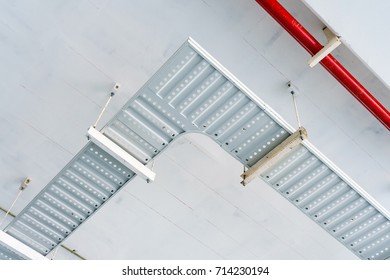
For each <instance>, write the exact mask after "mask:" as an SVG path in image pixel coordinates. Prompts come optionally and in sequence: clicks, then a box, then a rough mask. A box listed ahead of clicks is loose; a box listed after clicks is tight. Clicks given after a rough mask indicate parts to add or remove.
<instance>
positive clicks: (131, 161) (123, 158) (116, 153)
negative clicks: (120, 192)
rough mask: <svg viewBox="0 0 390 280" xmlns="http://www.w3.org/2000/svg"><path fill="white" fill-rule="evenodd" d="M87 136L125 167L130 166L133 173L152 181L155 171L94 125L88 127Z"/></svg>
mask: <svg viewBox="0 0 390 280" xmlns="http://www.w3.org/2000/svg"><path fill="white" fill-rule="evenodd" d="M88 136H89V138H90V140H91V141H92V142H93V143H95V144H96V145H97V146H99V147H100V148H101V149H103V150H104V151H106V152H107V153H109V154H110V155H111V156H113V157H114V158H115V159H117V160H119V161H120V162H121V163H122V164H124V165H125V166H126V167H128V168H130V169H131V170H132V171H133V172H134V173H136V174H137V175H139V176H141V177H142V178H144V179H145V180H146V181H147V182H151V181H154V179H155V178H156V173H154V172H153V171H152V170H150V169H149V168H147V167H146V166H145V165H143V164H142V163H141V162H140V161H138V160H137V159H136V158H135V157H133V156H132V155H130V154H129V153H128V152H127V151H125V150H124V149H122V148H121V147H120V146H118V145H117V144H115V143H114V142H113V141H111V140H110V139H109V138H107V137H106V136H105V135H103V134H102V133H101V132H100V131H98V130H97V129H95V128H94V127H92V126H91V127H90V128H89V129H88Z"/></svg>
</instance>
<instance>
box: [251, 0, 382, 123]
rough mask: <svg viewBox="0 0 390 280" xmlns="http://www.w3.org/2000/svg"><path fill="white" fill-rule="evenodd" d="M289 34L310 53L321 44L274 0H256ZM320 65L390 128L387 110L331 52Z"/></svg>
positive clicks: (312, 53)
mask: <svg viewBox="0 0 390 280" xmlns="http://www.w3.org/2000/svg"><path fill="white" fill-rule="evenodd" d="M256 2H257V3H258V4H259V5H260V6H262V7H263V8H264V10H265V11H267V12H268V13H269V14H270V15H271V16H272V17H273V18H274V19H275V20H276V21H277V22H278V23H279V24H280V25H281V26H282V27H283V28H284V29H285V30H286V31H287V32H288V33H290V35H291V36H293V37H294V38H295V39H296V40H297V41H298V42H299V43H300V44H301V45H302V46H303V47H304V48H305V49H306V50H307V51H308V52H309V53H310V54H311V55H315V54H316V53H318V52H319V51H320V50H321V49H322V48H323V46H322V45H321V44H320V43H319V42H318V41H317V40H316V39H315V38H314V37H313V36H312V35H311V34H310V33H309V32H308V31H307V30H306V29H305V28H304V27H303V26H302V25H301V24H300V23H299V22H298V21H297V20H296V19H295V18H294V17H293V16H292V15H291V14H290V13H289V12H288V11H287V10H286V9H285V8H284V7H283V6H282V5H281V4H280V3H279V2H278V1H276V0H256ZM320 63H321V65H322V66H324V68H325V69H326V70H328V72H329V73H330V74H331V75H332V76H333V77H334V78H335V79H336V80H338V81H339V82H340V83H341V84H342V85H343V86H344V87H345V88H346V89H347V90H348V91H349V92H350V93H351V94H352V95H353V96H354V97H355V98H356V99H357V100H358V101H359V102H360V103H361V104H362V105H363V106H364V107H366V109H367V110H368V111H370V112H371V113H372V114H373V115H374V116H375V117H376V118H377V119H378V120H379V121H380V122H381V123H382V124H383V125H384V126H385V127H386V128H387V129H388V130H390V113H389V111H388V110H387V109H386V108H385V107H384V106H383V105H382V104H381V103H380V102H379V101H378V100H377V99H376V98H375V97H374V96H373V95H372V94H371V93H370V92H369V91H368V90H367V89H366V88H365V87H364V86H363V85H362V84H360V83H359V81H358V80H356V78H355V77H354V76H352V74H351V73H349V72H348V71H347V70H346V69H345V68H344V67H343V66H342V65H341V64H340V62H338V61H337V60H336V59H335V58H334V57H333V56H332V55H331V54H328V55H327V56H326V57H324V58H323V59H322V60H321V61H320Z"/></svg>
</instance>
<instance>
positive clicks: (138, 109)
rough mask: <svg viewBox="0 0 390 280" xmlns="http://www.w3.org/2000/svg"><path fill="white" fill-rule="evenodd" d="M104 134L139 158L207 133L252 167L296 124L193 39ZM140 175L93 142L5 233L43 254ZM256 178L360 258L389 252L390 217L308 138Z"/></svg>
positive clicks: (383, 256) (142, 159) (384, 256)
mask: <svg viewBox="0 0 390 280" xmlns="http://www.w3.org/2000/svg"><path fill="white" fill-rule="evenodd" d="M101 132H102V134H103V135H104V136H105V137H107V138H108V139H110V140H111V141H112V142H113V143H115V144H116V145H118V146H120V147H121V148H122V149H123V150H125V151H126V152H128V153H129V154H131V155H132V156H133V157H134V158H136V159H137V160H138V161H139V162H141V163H142V164H147V163H148V162H150V161H151V160H152V159H153V158H154V157H156V156H157V155H158V154H160V153H161V152H162V151H163V150H164V149H166V148H167V146H168V145H169V143H171V142H172V141H173V140H174V139H176V138H177V137H179V135H181V134H183V133H186V132H198V133H203V134H205V135H208V136H209V137H210V138H212V139H213V140H214V141H216V142H217V143H218V144H219V145H220V146H221V147H222V148H223V149H224V150H225V151H227V152H228V153H230V154H231V155H232V156H233V157H234V158H236V159H237V160H238V161H240V162H241V163H242V164H244V165H245V166H247V167H251V166H253V165H255V164H256V163H257V162H258V161H259V160H260V159H262V158H263V157H264V156H265V155H267V154H268V153H269V152H270V151H272V150H273V149H274V148H275V147H277V146H278V145H280V144H281V143H282V142H283V141H284V140H286V139H287V138H288V137H289V136H290V135H291V134H292V133H293V129H292V127H291V126H289V125H288V124H287V123H286V122H284V121H283V120H282V119H281V118H280V117H279V116H278V115H277V114H276V113H275V112H274V111H272V109H270V108H269V107H268V106H267V105H266V104H264V102H262V101H261V100H260V99H259V98H258V97H257V96H256V95H255V94H253V93H252V92H251V91H250V90H249V89H248V88H246V87H245V86H244V85H243V84H242V83H241V82H240V81H239V80H238V79H236V78H235V77H234V76H233V75H232V74H230V73H229V72H228V71H227V70H226V69H225V68H224V67H223V66H222V65H220V64H219V63H218V62H217V61H216V60H215V59H214V58H212V57H211V56H210V55H209V54H208V53H207V52H206V51H205V50H203V49H202V48H201V47H200V46H199V45H198V44H197V43H196V42H195V41H194V40H192V39H191V38H190V39H189V40H188V41H187V42H185V44H184V45H183V46H182V47H181V48H180V49H179V50H178V51H177V52H176V53H175V54H174V55H173V56H172V57H171V58H170V59H169V60H168V61H167V62H166V63H165V64H164V65H163V67H162V68H161V69H160V70H158V71H157V73H156V74H155V75H154V76H153V77H152V78H151V79H150V80H149V81H148V82H147V83H146V84H145V85H144V86H143V87H142V88H141V89H140V90H139V91H138V93H137V94H136V95H135V96H134V97H133V98H132V99H131V100H130V101H129V102H128V103H127V104H126V105H125V106H124V107H123V108H122V110H121V111H120V112H119V113H118V114H117V115H116V116H115V117H114V118H113V119H112V120H111V121H110V122H109V123H108V124H107V125H106V126H105V127H104V128H103V129H102V131H101ZM134 176H135V173H134V172H133V171H132V170H130V169H129V168H127V167H126V166H125V165H123V164H122V163H121V162H120V161H118V160H116V159H115V158H113V157H112V156H111V155H110V154H109V153H107V152H106V151H104V150H101V149H100V148H99V147H98V146H96V145H95V144H94V143H92V142H89V143H88V144H87V145H86V147H85V148H84V149H83V150H82V151H81V152H80V153H79V154H78V155H76V156H75V158H73V159H72V161H71V162H70V163H69V164H68V165H67V166H66V167H65V168H64V169H63V170H62V171H61V172H60V173H59V174H58V175H57V176H56V177H55V178H54V179H53V180H52V181H51V182H50V183H49V184H48V185H47V186H46V187H45V188H44V189H43V190H42V192H41V193H40V194H38V195H37V196H36V197H35V198H34V199H33V201H31V203H30V204H29V205H28V206H27V207H26V208H25V209H24V210H23V211H22V212H21V213H20V214H19V215H18V216H17V217H16V218H15V219H14V220H13V221H12V223H11V224H10V225H9V226H8V227H7V229H6V231H7V233H8V234H10V235H12V236H14V237H15V238H17V239H19V240H20V241H22V242H23V243H25V244H27V245H29V246H31V247H32V248H34V249H35V250H37V251H38V252H40V253H42V254H43V255H46V254H48V253H49V252H50V251H51V250H52V249H54V248H55V247H56V246H57V245H58V244H59V243H61V242H62V241H63V240H64V239H66V238H67V236H69V235H70V234H71V233H72V232H73V231H74V230H75V229H76V228H78V227H79V226H80V225H81V224H82V223H83V222H84V221H85V220H86V219H88V218H89V217H90V216H91V215H92V214H93V213H94V212H95V211H96V210H97V209H99V208H100V207H101V206H102V205H103V204H104V202H105V201H107V200H108V199H109V198H110V197H112V196H113V195H114V194H115V193H117V191H118V190H119V189H120V188H121V187H122V186H123V185H125V184H126V183H127V182H128V181H130V180H131V179H132V178H133V177H134ZM260 176H261V178H262V179H263V180H264V181H266V182H267V183H268V184H269V185H270V186H271V187H273V188H274V189H276V190H277V191H278V192H279V193H280V194H282V195H283V196H284V197H285V198H286V199H288V200H289V201H290V202H291V203H293V204H294V205H295V206H296V207H298V208H299V209H300V210H301V211H302V212H303V213H305V214H306V215H307V216H308V217H309V218H311V219H312V220H313V221H314V222H316V223H317V224H318V225H320V226H321V227H322V228H323V229H324V230H326V231H327V232H328V233H329V234H331V235H332V236H334V237H335V238H336V239H337V240H338V241H339V242H341V243H342V244H343V245H345V247H347V248H348V249H349V250H351V251H352V252H353V253H355V254H356V255H357V256H358V257H360V258H362V259H387V258H389V256H390V251H389V248H390V221H389V214H388V213H387V212H386V210H385V209H383V208H382V207H381V206H380V205H379V204H377V203H376V202H375V201H374V200H373V199H372V198H371V197H370V196H369V195H368V194H366V193H365V192H364V191H363V189H362V188H360V187H359V186H358V185H357V184H356V183H354V182H353V181H352V180H351V179H350V178H348V177H347V176H346V175H345V174H344V173H343V172H342V171H341V170H339V169H338V168H337V167H336V166H335V165H334V164H332V163H331V162H330V161H329V160H328V159H326V157H325V156H323V155H322V154H321V153H320V152H319V151H317V150H316V149H315V148H314V147H313V146H312V145H311V144H310V143H309V142H308V141H307V140H305V141H303V142H302V143H301V144H299V145H298V146H296V147H295V148H293V149H291V151H290V152H288V153H287V154H286V155H284V156H283V157H282V158H280V159H278V160H277V161H276V162H274V163H273V165H272V166H269V167H268V168H267V169H265V170H264V171H262V173H261V174H260Z"/></svg>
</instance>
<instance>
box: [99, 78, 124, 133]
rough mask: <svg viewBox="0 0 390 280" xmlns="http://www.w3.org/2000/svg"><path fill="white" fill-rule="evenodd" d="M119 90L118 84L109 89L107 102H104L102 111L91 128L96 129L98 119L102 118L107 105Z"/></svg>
mask: <svg viewBox="0 0 390 280" xmlns="http://www.w3.org/2000/svg"><path fill="white" fill-rule="evenodd" d="M118 90H119V85H118V84H115V85H114V87H113V88H112V89H111V92H110V96H109V97H108V100H107V102H106V104H105V105H104V107H103V109H102V110H101V112H100V114H99V116H98V118H97V120H96V122H95V124H94V125H93V127H96V126H97V124H98V122H99V121H100V119H101V118H102V116H103V114H104V112H105V111H106V109H107V107H108V104H110V102H111V99H112V98H113V97H114V95H115V92H117V91H118Z"/></svg>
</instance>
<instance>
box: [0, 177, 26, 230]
mask: <svg viewBox="0 0 390 280" xmlns="http://www.w3.org/2000/svg"><path fill="white" fill-rule="evenodd" d="M30 182H31V179H30V178H25V179H24V180H23V182H22V183H21V184H20V187H19V191H18V194H17V195H16V197H15V199H14V201H13V202H12V204H11V207H10V208H9V209H8V210H7V212H6V213H5V215H4V217H3V219H1V222H0V227H1V226H2V225H3V223H4V221H5V219H6V218H7V217H8V215H9V213H10V212H11V210H12V208H13V207H14V205H15V203H16V201H18V199H19V196H20V195H21V194H22V192H23V191H24V190H25V189H26V188H27V187H28V185H29V184H30Z"/></svg>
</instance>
